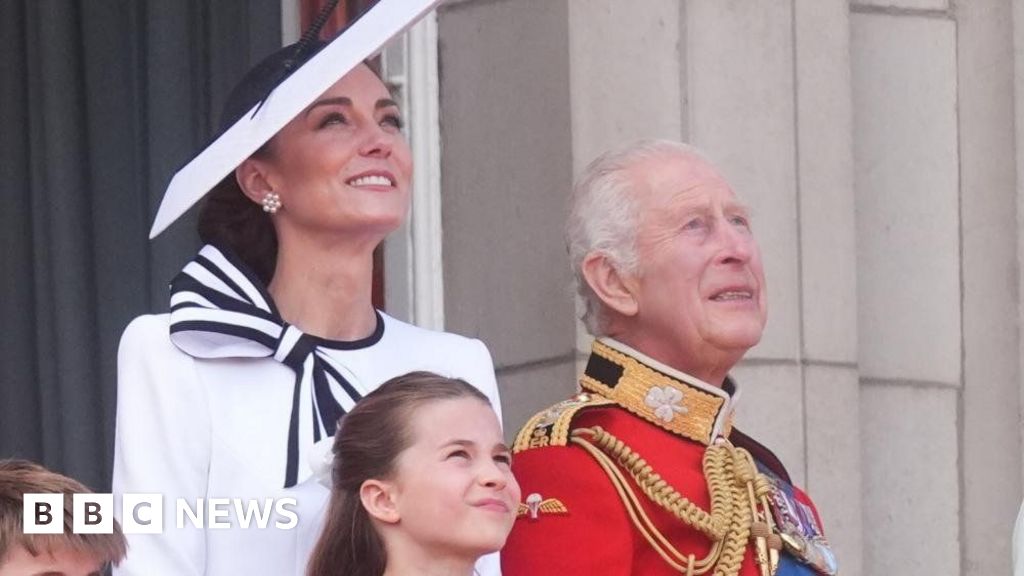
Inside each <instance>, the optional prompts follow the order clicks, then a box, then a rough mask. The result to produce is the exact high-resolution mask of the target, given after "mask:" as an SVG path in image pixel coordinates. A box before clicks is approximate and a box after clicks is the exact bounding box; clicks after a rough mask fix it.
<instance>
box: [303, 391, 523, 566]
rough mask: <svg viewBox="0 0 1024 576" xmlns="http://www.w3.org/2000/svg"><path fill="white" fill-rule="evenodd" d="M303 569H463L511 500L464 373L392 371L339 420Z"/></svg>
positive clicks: (492, 436)
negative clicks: (324, 503)
mask: <svg viewBox="0 0 1024 576" xmlns="http://www.w3.org/2000/svg"><path fill="white" fill-rule="evenodd" d="M339 426H340V427H339V429H338V433H337V435H336V437H335V440H334V467H333V471H332V472H333V473H332V476H333V478H332V489H331V503H330V507H329V509H328V512H327V522H326V525H325V527H324V531H323V533H322V534H321V536H320V540H319V542H318V543H317V545H316V548H315V550H314V551H313V555H312V557H311V559H310V563H309V571H308V576H337V575H342V574H344V575H345V576H404V575H414V574H415V575H424V574H426V575H431V576H469V575H471V574H473V564H474V562H476V560H477V558H479V557H480V556H482V555H484V554H487V553H490V552H494V551H496V550H498V549H499V548H501V547H502V545H503V544H504V543H505V537H506V536H507V535H508V533H509V531H510V530H511V529H512V523H513V522H514V521H515V517H516V513H517V510H518V506H519V496H520V494H519V485H518V484H517V483H516V480H515V478H514V477H513V476H512V472H511V469H510V464H511V460H510V459H511V456H510V454H511V453H510V451H509V449H508V447H507V446H505V444H504V442H503V441H502V435H501V428H500V426H499V425H498V419H497V416H496V415H495V413H494V410H493V409H492V408H491V405H490V404H489V402H488V399H487V397H486V396H484V395H483V394H481V393H480V391H479V390H477V389H476V388H474V387H473V386H470V385H469V384H467V383H466V382H464V381H462V380H458V379H452V378H443V377H441V376H437V375H436V374H432V373H430V372H412V373H409V374H406V375H405V376H399V377H398V378H394V379H392V380H390V381H388V382H386V383H384V384H383V385H381V387H380V388H378V389H377V390H376V391H374V392H372V393H370V394H369V395H367V396H366V397H365V398H364V399H363V400H362V401H361V402H360V403H359V404H358V405H357V406H356V407H355V408H354V409H353V410H352V411H351V412H349V413H348V414H347V415H346V416H345V417H344V418H342V420H341V424H340V425H339Z"/></svg>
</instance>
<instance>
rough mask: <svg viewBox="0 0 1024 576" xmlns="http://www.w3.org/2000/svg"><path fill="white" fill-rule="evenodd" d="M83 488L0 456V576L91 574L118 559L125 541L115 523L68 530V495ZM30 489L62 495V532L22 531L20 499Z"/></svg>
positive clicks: (70, 496) (42, 469) (31, 490)
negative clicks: (99, 530)
mask: <svg viewBox="0 0 1024 576" xmlns="http://www.w3.org/2000/svg"><path fill="white" fill-rule="evenodd" d="M89 491H90V490H89V489H88V488H86V487H85V486H83V485H82V484H81V483H80V482H77V481H75V480H72V479H71V478H68V477H66V476H61V475H60V474H57V473H55V472H50V471H49V470H47V469H46V468H43V467H42V466H39V465H38V464H33V463H31V462H26V461H24V460H0V576H29V575H35V574H45V575H46V576H92V575H94V574H99V573H100V572H101V571H102V570H103V569H104V568H105V567H106V566H107V565H108V564H117V563H118V562H120V561H121V560H123V559H124V556H125V553H126V551H127V548H128V546H127V544H126V543H125V539H124V535H123V534H121V529H120V527H119V526H118V525H117V523H116V522H115V523H114V533H113V534H74V533H72V531H71V522H72V512H71V502H72V494H75V493H85V492H89ZM32 493H48V494H63V495H64V531H63V533H61V534H25V530H24V527H23V525H22V517H23V516H22V515H23V510H22V508H23V501H24V496H25V494H32Z"/></svg>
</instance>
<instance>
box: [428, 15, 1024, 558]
mask: <svg viewBox="0 0 1024 576" xmlns="http://www.w3.org/2000/svg"><path fill="white" fill-rule="evenodd" d="M436 26H437V36H438V39H439V40H438V60H437V61H438V70H439V74H438V78H439V93H438V94H439V103H440V145H441V150H442V154H441V160H440V172H441V189H442V190H443V193H442V194H441V209H440V213H441V218H442V230H443V232H442V234H443V245H442V248H443V270H444V277H443V278H444V323H445V326H446V327H447V328H448V329H450V330H453V331H456V332H462V333H466V334H472V335H475V336H479V337H480V338H483V339H484V340H485V341H486V342H487V343H488V344H489V346H490V348H491V351H492V353H493V355H494V359H495V363H496V365H497V367H498V374H499V382H500V384H501V387H502V392H503V394H504V404H505V406H506V412H505V421H506V426H507V428H508V429H509V430H510V431H511V430H512V429H514V428H515V427H517V426H518V425H519V424H521V423H522V422H523V420H525V418H526V417H527V416H528V415H529V414H531V413H532V412H534V411H535V410H537V409H539V408H540V407H542V406H544V405H546V404H548V403H550V402H552V401H554V400H557V399H559V398H562V397H564V396H566V395H568V394H570V393H572V392H573V390H574V378H575V373H576V370H577V363H578V360H579V358H580V357H581V355H582V354H584V353H585V351H586V349H587V341H586V337H585V336H583V335H582V334H581V330H580V328H579V327H578V325H577V324H576V322H575V314H574V305H573V300H572V293H571V289H570V278H569V273H568V269H567V260H566V256H565V251H564V246H563V243H562V239H561V222H562V219H563V216H564V212H565V198H566V194H567V191H568V190H569V187H570V185H571V182H572V179H573V176H574V174H576V173H578V171H579V170H580V169H581V168H582V167H583V166H584V165H585V164H586V163H587V162H588V161H589V160H590V159H591V158H592V157H594V156H595V155H596V154H597V153H599V152H600V151H602V150H604V149H606V148H608V147H611V146H615V145H617V144H619V143H622V142H624V141H627V140H630V139H634V138H641V137H666V138H674V139H679V140H683V141H687V142H690V143H693V144H694V145H696V146H698V147H699V148H701V149H703V150H704V151H706V152H707V153H708V155H709V156H710V157H711V158H712V159H714V160H715V161H716V163H717V164H718V165H719V166H720V167H721V168H722V169H723V171H724V172H725V174H726V175H727V177H728V178H729V179H730V181H731V182H732V183H733V185H734V187H735V188H736V190H737V192H738V193H739V195H740V196H741V197H742V198H743V199H744V200H745V201H746V202H748V203H749V204H751V205H752V207H753V212H754V225H755V234H757V236H758V238H759V240H760V243H761V245H762V250H763V252H764V258H765V265H766V271H767V276H768V284H769V325H768V328H767V331H766V333H765V337H764V339H763V341H762V343H761V344H760V345H759V346H758V347H757V348H755V349H754V350H752V351H751V352H750V354H749V355H748V356H747V358H746V360H745V361H744V362H743V364H742V365H741V366H740V367H739V368H738V369H737V370H736V372H735V376H736V377H737V379H738V380H739V381H740V383H741V385H742V386H743V388H744V391H743V395H744V399H743V401H742V403H741V407H740V412H739V416H738V422H739V425H740V426H741V427H743V428H745V429H746V430H747V431H748V432H751V433H753V434H754V435H756V436H757V437H759V438H761V439H763V440H764V441H765V442H766V443H767V444H768V445H770V446H772V447H773V448H774V449H775V450H776V451H777V453H778V454H779V455H780V457H781V458H782V459H783V461H784V462H786V464H787V465H788V467H789V468H790V471H791V472H792V474H793V476H794V477H795V479H796V480H797V481H798V482H799V483H801V484H804V485H806V486H807V487H808V489H809V490H810V491H811V492H812V493H813V494H814V495H815V498H816V500H817V501H818V503H819V506H820V508H821V510H822V513H823V515H824V519H825V523H826V527H827V529H828V531H829V533H830V536H831V539H832V540H833V542H834V545H835V547H836V549H837V551H838V554H839V556H840V559H841V561H842V564H843V573H844V574H846V575H858V574H863V575H881V574H922V575H924V574H927V575H940V574H941V575H953V574H963V575H968V576H981V575H985V576H988V575H998V574H1009V572H1010V559H1009V558H1010V549H1009V535H1010V530H1011V528H1012V525H1013V519H1014V517H1015V515H1016V512H1017V509H1018V505H1019V504H1020V501H1021V479H1022V470H1024V467H1022V459H1021V390H1022V386H1021V358H1022V348H1021V344H1022V342H1021V337H1020V330H1019V328H1018V326H1019V324H1020V310H1021V306H1020V298H1021V294H1020V289H1019V287H1020V285H1021V280H1022V277H1021V274H1022V266H1021V255H1022V254H1024V243H1022V235H1021V233H1020V232H1019V230H1020V227H1019V225H1018V221H1019V220H1020V215H1019V211H1020V206H1021V201H1020V200H1019V197H1020V195H1021V192H1022V190H1024V188H1022V186H1021V184H1020V180H1019V179H1018V177H1017V166H1018V165H1020V166H1022V167H1024V163H1022V162H1024V155H1022V154H1019V153H1018V150H1020V151H1024V141H1022V136H1021V134H1022V133H1021V132H1020V131H1018V130H1017V129H1016V128H1015V126H1016V125H1017V123H1018V120H1017V115H1016V110H1017V108H1018V106H1020V109H1024V99H1022V98H1021V94H1024V90H1022V88H1024V84H1021V80H1017V79H1018V78H1024V59H1022V58H1018V57H1017V54H1020V53H1021V52H1020V50H1021V47H1024V2H1022V1H1020V0H1014V1H1011V0H854V1H852V2H851V1H849V0H687V1H681V0H636V1H635V2H622V1H620V0H462V1H450V2H447V3H446V4H444V5H443V6H442V7H441V8H440V9H439V10H438V12H437V14H436ZM1015 72H1016V73H1015Z"/></svg>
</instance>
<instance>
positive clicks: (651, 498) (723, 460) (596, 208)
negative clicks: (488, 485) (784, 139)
mask: <svg viewBox="0 0 1024 576" xmlns="http://www.w3.org/2000/svg"><path fill="white" fill-rule="evenodd" d="M567 236H568V241H569V252H570V258H571V260H572V266H573V270H574V273H575V278H576V282H577V286H578V289H579V292H580V295H581V297H582V299H583V302H584V305H585V313H584V316H583V320H584V322H585V323H586V324H587V327H588V329H590V331H591V332H592V333H593V334H594V335H595V336H597V339H596V341H595V343H594V347H593V351H592V353H591V356H590V359H589V361H588V362H587V367H586V370H585V373H584V375H583V377H582V378H581V380H580V387H581V389H582V392H581V393H580V394H579V395H577V396H576V397H574V398H571V399H569V400H566V401H564V402H561V403H559V404H556V405H555V406H553V407H551V408H548V409H546V410H544V411H542V412H540V413H539V414H537V415H536V416H534V417H533V418H531V419H530V420H529V421H528V422H527V424H526V425H525V426H524V427H523V429H522V430H521V431H520V432H519V435H518V437H517V439H516V442H515V446H514V451H515V452H516V454H515V457H514V460H513V471H514V472H515V475H516V477H517V478H518V480H519V483H520V485H521V487H522V491H523V494H524V502H523V504H521V505H520V513H519V518H518V519H517V521H516V524H515V527H514V528H513V531H512V534H511V536H510V537H509V539H508V543H507V544H506V546H505V548H504V550H503V551H502V568H503V573H504V574H505V576H543V575H548V574H550V575H558V576H574V575H580V576H583V575H586V576H620V575H622V576H624V575H629V574H643V575H657V574H712V575H715V576H727V575H729V576H732V575H737V574H739V575H743V576H755V575H756V576H770V575H776V576H797V575H806V576H810V575H813V574H823V575H832V574H837V572H838V571H837V568H836V561H835V558H834V556H833V554H832V552H831V550H830V548H829V546H828V543H827V541H826V540H825V536H824V533H823V531H822V529H821V521H820V518H819V517H818V514H817V511H816V510H815V508H814V505H813V504H812V503H811V501H810V499H809V498H808V497H807V495H806V494H804V493H803V492H802V491H800V490H799V489H797V488H795V487H793V486H792V484H791V482H790V480H789V476H788V475H787V473H786V471H785V468H783V466H782V464H781V463H780V462H779V461H778V459H777V458H775V456H774V455H772V453H771V452H770V451H768V450H767V449H766V448H764V447H762V446H760V445H759V444H757V443H756V442H754V441H753V440H751V439H750V438H748V437H746V436H744V435H743V434H741V433H740V432H738V431H737V430H734V429H733V428H732V416H733V398H734V397H735V395H736V385H735V383H733V382H732V380H730V379H729V377H728V373H729V371H730V369H732V367H733V366H734V365H735V364H736V363H737V362H738V361H739V360H740V359H741V358H742V357H743V355H744V354H745V353H746V352H747V350H749V349H750V348H751V347H752V346H754V345H755V344H757V342H758V341H759V340H760V338H761V333H762V330H763V329H764V324H765V318H766V304H765V280H764V271H763V268H762V264H761V255H760V252H759V250H758V246H757V243H756V242H755V240H754V236H753V232H752V230H751V226H750V217H749V214H748V210H747V208H746V207H745V206H744V205H743V204H742V203H741V202H740V201H739V200H738V199H737V197H736V194H735V193H734V192H733V190H732V189H731V188H730V187H729V185H728V183H726V182H725V180H724V179H723V178H722V177H721V176H720V175H719V173H718V172H717V171H716V170H715V168H714V167H713V166H712V165H711V164H710V163H708V162H707V161H706V160H705V159H704V158H703V157H702V156H701V155H700V154H698V153H697V152H695V151H694V150H693V149H691V148H689V147H687V146H685V145H683V144H679V143H674V142H667V141H643V142H638V143H635V144H632V145H630V146H627V147H625V148H623V149H621V150H617V151H613V152H609V153H606V154H605V155H603V156H601V157H600V158H598V159H597V160H595V161H594V162H593V163H592V164H591V165H590V166H589V167H588V168H587V169H586V171H585V173H584V174H583V176H582V177H581V178H580V180H579V182H578V183H577V184H576V187H575V189H574V191H573V196H572V201H571V207H570V216H569V222H568V227H567Z"/></svg>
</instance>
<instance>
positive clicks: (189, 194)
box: [149, 0, 442, 238]
mask: <svg viewBox="0 0 1024 576" xmlns="http://www.w3.org/2000/svg"><path fill="white" fill-rule="evenodd" d="M441 1H442V0H380V2H378V3H377V4H376V5H375V6H374V7H373V8H371V9H370V10H369V11H368V12H366V13H365V14H363V15H362V16H361V17H360V18H359V19H358V20H356V21H355V22H354V23H353V24H352V25H350V26H349V27H348V28H346V29H345V31H344V33H342V34H340V35H338V36H337V37H336V38H334V39H333V40H331V41H330V42H328V43H327V44H326V45H325V46H323V47H322V48H321V49H320V50H319V51H318V52H316V53H315V54H314V55H313V56H312V57H310V58H309V59H308V60H306V61H305V62H303V63H302V64H301V65H299V66H297V67H296V68H295V69H294V70H290V71H288V75H287V76H285V75H284V74H282V75H281V76H282V77H284V80H282V81H280V82H279V83H277V84H276V86H270V87H269V88H270V91H269V95H267V94H263V95H262V96H263V98H262V99H261V100H260V101H258V102H257V103H256V104H255V105H253V106H251V107H250V108H249V109H248V110H247V111H246V113H244V114H241V116H240V118H238V120H237V121H235V122H234V123H233V124H231V125H230V126H229V127H226V129H224V130H222V131H221V133H220V135H219V136H218V137H217V138H216V139H215V140H214V141H213V142H212V143H211V144H210V145H209V146H207V147H206V148H205V149H204V150H203V151H202V152H200V153H199V154H197V155H196V157H195V158H193V159H192V160H191V161H190V162H189V163H188V164H186V165H185V166H184V167H183V168H182V169H181V170H178V172H177V173H176V174H175V175H174V177H173V178H172V179H171V183H170V184H168V186H167V191H166V192H165V193H164V198H163V201H162V202H161V203H160V208H159V210H157V213H156V218H155V219H154V220H153V227H152V228H151V229H150V231H149V237H150V238H155V237H156V236H157V235H158V234H160V233H161V232H163V231H164V229H166V228H167V227H168V226H170V225H171V223H172V222H174V221H175V220H176V219H178V217H179V216H181V215H182V214H184V213H185V211H186V210H188V209H189V208H190V207H192V205H193V204H195V203H196V202H198V201H199V200H200V199H201V198H202V197H203V196H205V195H206V193H207V192H209V191H210V190H211V189H213V187H214V186H216V185H217V184H218V183H219V182H220V181H221V180H223V179H224V178H225V177H226V176H227V175H228V174H230V173H231V172H232V171H233V170H234V169H235V168H237V167H238V165H239V164H241V163H242V161H244V160H245V159H246V158H248V157H249V156H251V155H252V154H253V153H254V152H256V151H257V150H259V148H260V147H261V146H263V145H264V144H266V143H267V141H269V140H270V139H271V138H272V137H273V136H274V134H277V132H278V131H279V130H281V128H283V127H284V125H285V124H287V123H288V122H290V121H291V120H292V119H293V118H295V117H296V116H298V115H299V113H300V112H302V111H303V110H304V109H305V108H306V107H307V106H309V105H310V104H312V103H313V102H314V101H315V100H316V99H317V97H319V96H320V95H321V94H323V93H324V92H325V91H327V89H328V88H330V87H331V86H332V85H333V84H334V83H335V82H337V81H338V80H339V79H341V77H342V76H344V75H345V74H348V73H349V71H351V70H352V69H353V68H355V67H356V66H358V65H359V63H361V62H362V61H363V60H366V59H367V58H369V57H370V56H373V55H374V54H376V53H377V52H378V51H380V49H381V48H383V47H384V45H385V44H387V42H388V41H389V40H391V39H392V38H394V37H395V36H397V35H398V34H401V33H402V32H404V31H405V30H406V29H408V28H409V27H410V26H412V25H413V24H415V23H416V22H417V21H418V20H419V19H420V18H422V17H423V15H425V14H427V13H428V12H430V10H432V9H433V8H434V7H435V6H437V5H438V4H440V3H441ZM275 80H276V79H275Z"/></svg>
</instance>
